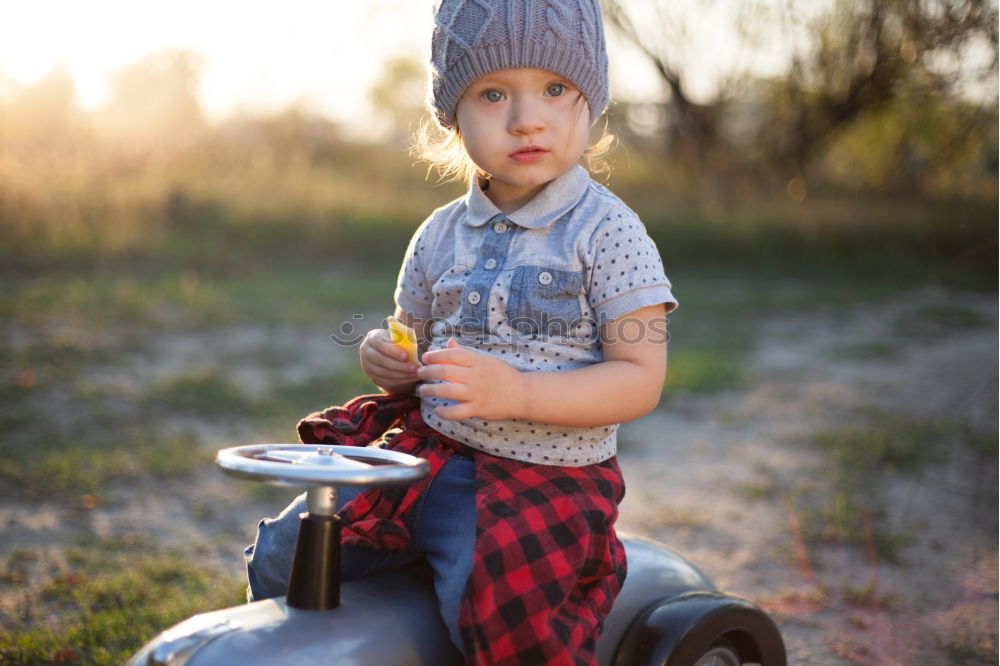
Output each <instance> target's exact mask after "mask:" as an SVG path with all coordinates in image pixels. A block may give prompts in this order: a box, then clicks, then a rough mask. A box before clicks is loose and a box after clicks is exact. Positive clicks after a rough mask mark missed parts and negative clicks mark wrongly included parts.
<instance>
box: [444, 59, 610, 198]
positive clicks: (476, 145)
mask: <svg viewBox="0 0 1000 666" xmlns="http://www.w3.org/2000/svg"><path fill="white" fill-rule="evenodd" d="M456 118H457V121H458V129H459V132H461V134H462V142H463V144H464V145H465V150H466V151H467V152H468V154H469V157H470V158H472V161H473V162H475V163H476V166H478V167H479V168H480V169H482V170H483V171H485V172H486V173H488V174H489V175H490V186H489V189H488V190H487V196H489V197H490V199H491V200H492V201H493V203H495V204H496V205H497V207H498V208H500V210H502V211H504V212H505V213H510V212H513V211H514V210H517V208H520V207H521V206H522V205H524V204H525V203H527V202H528V201H529V200H530V199H531V198H532V197H534V196H535V194H537V193H538V192H539V191H540V190H541V189H542V188H543V187H545V185H546V184H547V183H548V182H549V181H551V180H553V179H554V178H557V177H558V176H561V175H562V174H564V173H566V172H567V171H569V170H570V169H571V168H572V167H573V166H574V165H575V164H577V162H579V161H580V158H581V157H583V152H584V150H586V148H587V136H588V132H589V129H590V108H589V107H588V105H587V100H586V99H585V98H584V97H583V95H582V94H580V91H579V90H577V89H576V88H574V87H573V85H572V84H570V82H569V81H567V80H566V79H563V78H562V77H560V76H557V75H556V74H553V73H552V72H547V71H545V70H541V69H505V70H501V71H498V72H493V73H491V74H487V75H485V76H481V77H479V78H478V79H476V80H475V81H473V82H472V83H471V84H469V87H468V88H466V90H465V92H464V93H463V94H462V97H461V98H460V99H459V101H458V108H457V110H456Z"/></svg>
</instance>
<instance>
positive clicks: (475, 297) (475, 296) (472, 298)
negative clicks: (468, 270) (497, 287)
mask: <svg viewBox="0 0 1000 666" xmlns="http://www.w3.org/2000/svg"><path fill="white" fill-rule="evenodd" d="M469 302H470V303H472V304H473V305H476V304H477V303H479V292H478V291H472V292H469Z"/></svg>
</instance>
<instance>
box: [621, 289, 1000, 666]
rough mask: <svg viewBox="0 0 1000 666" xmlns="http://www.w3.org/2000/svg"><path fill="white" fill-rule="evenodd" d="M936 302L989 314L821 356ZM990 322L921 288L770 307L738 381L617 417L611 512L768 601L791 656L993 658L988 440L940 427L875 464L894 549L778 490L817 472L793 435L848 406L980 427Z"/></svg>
mask: <svg viewBox="0 0 1000 666" xmlns="http://www.w3.org/2000/svg"><path fill="white" fill-rule="evenodd" d="M935 305H936V306H940V307H952V306H955V305H960V306H961V307H962V308H966V309H968V311H970V312H977V313H979V314H980V315H981V317H982V318H983V319H984V320H985V321H986V322H988V325H986V326H979V327H974V328H967V329H966V328H960V329H958V330H955V329H953V328H950V329H949V330H947V331H944V330H941V331H937V330H933V328H934V327H933V326H932V327H931V329H932V330H930V331H926V330H925V331H923V332H924V333H928V332H929V333H930V334H929V335H920V336H911V337H910V338H909V339H907V340H905V341H903V342H901V343H898V344H899V346H898V349H897V350H895V351H888V352H887V353H886V354H885V357H884V358H879V359H872V358H866V359H858V360H854V361H851V360H844V359H843V358H838V360H836V361H835V362H833V361H832V359H834V358H835V357H836V356H838V354H837V352H838V350H839V351H841V352H842V351H843V350H844V349H850V348H853V349H871V348H872V345H873V344H875V343H879V344H881V343H883V342H886V341H889V342H893V344H897V343H895V342H894V341H896V340H901V339H903V338H904V336H903V335H902V333H905V330H904V331H900V326H899V324H900V322H901V321H902V322H906V321H908V320H909V319H910V314H912V313H913V312H917V313H920V312H927V311H928V307H929V306H935ZM904 328H905V327H904ZM996 330H997V329H996V302H995V300H993V299H991V298H976V297H964V298H960V297H958V296H956V295H955V294H943V293H933V292H927V293H921V294H916V295H914V296H913V298H912V299H909V300H907V301H906V302H903V303H898V304H896V305H894V306H891V307H878V308H875V307H872V308H862V309H859V310H857V311H852V312H849V313H841V314H838V315H837V316H833V315H831V316H830V317H816V316H809V317H801V318H795V317H792V318H788V319H784V320H781V321H775V322H773V323H771V324H770V325H769V326H768V328H767V330H766V331H765V332H764V335H762V336H761V343H760V345H759V347H758V349H757V351H756V354H755V358H754V363H753V369H754V371H755V381H754V382H753V383H752V386H751V387H750V389H749V390H747V391H745V392H733V393H731V394H725V395H717V396H713V397H710V398H704V399H691V398H688V399H678V400H673V399H670V398H668V400H667V404H666V405H665V408H663V409H661V410H658V411H657V412H656V413H654V414H653V415H651V416H649V417H647V418H645V419H642V420H641V421H639V422H636V423H633V424H630V425H629V426H627V427H625V428H623V442H624V446H623V449H624V452H623V454H622V461H623V466H624V469H625V472H626V476H627V479H628V481H629V489H630V490H629V495H628V497H627V498H626V502H625V504H624V506H623V509H622V520H621V524H622V526H623V528H624V529H631V530H634V531H636V532H641V533H643V534H646V535H649V536H652V537H654V538H657V539H659V540H661V541H663V542H664V543H666V544H669V545H670V546H672V547H673V548H675V549H676V550H678V551H679V552H681V553H682V554H684V555H685V556H686V557H688V558H689V559H691V560H692V561H693V562H695V563H697V564H698V566H699V567H700V568H701V569H702V570H703V571H704V572H705V573H706V574H708V575H709V577H710V578H712V579H713V580H714V581H715V582H716V584H717V585H718V586H719V587H720V588H722V589H725V590H729V591H732V592H735V593H738V594H741V595H744V596H747V597H749V598H751V599H753V600H755V601H756V602H758V603H760V604H761V605H763V606H764V607H765V608H767V609H768V610H769V611H771V612H772V614H773V615H774V616H775V617H776V618H777V619H778V621H779V624H780V626H781V629H782V632H783V634H784V637H785V640H786V643H787V646H788V649H789V656H790V661H789V663H791V664H809V665H826V664H852V663H856V664H928V665H930V664H949V663H961V664H964V663H968V664H980V663H996V660H995V656H994V655H995V654H996V649H997V630H996V627H997V495H996V492H997V470H996V467H995V453H993V454H992V455H991V456H987V457H985V458H983V457H981V456H980V457H977V456H976V455H974V454H972V453H971V452H969V451H968V450H966V448H965V447H961V446H959V445H957V444H955V445H954V446H953V445H952V443H950V442H945V443H943V444H944V445H945V446H946V447H948V448H949V449H950V450H949V452H948V456H947V458H946V460H944V461H943V462H941V463H940V464H936V465H932V466H929V467H927V468H925V469H923V470H922V471H920V472H919V473H895V474H893V473H888V474H887V475H885V476H884V477H883V482H884V484H885V493H884V497H885V498H886V502H885V505H884V506H882V507H871V509H872V511H873V512H877V511H878V510H879V509H884V510H885V512H886V515H885V516H884V518H883V519H882V520H881V521H880V522H881V524H883V525H887V526H891V527H893V528H894V529H896V530H898V531H900V532H902V533H904V534H906V535H908V536H909V538H910V542H909V544H908V545H906V546H905V547H903V548H902V549H901V553H900V563H898V564H890V563H887V562H884V561H879V560H877V559H875V558H874V557H872V555H871V553H870V552H869V549H867V548H865V547H864V545H863V544H854V545H851V544H842V543H840V544H838V543H836V542H821V543H809V542H807V541H806V540H804V539H803V538H802V534H803V532H805V531H806V527H807V526H805V525H803V521H804V520H806V519H807V518H808V516H805V515H803V514H802V512H801V511H799V510H798V509H796V508H795V502H794V501H793V500H794V499H795V498H796V497H797V493H803V492H809V491H811V492H814V493H816V494H822V493H824V492H827V484H828V483H829V481H830V479H829V477H830V468H829V460H828V459H827V458H825V456H824V455H823V454H821V453H819V452H818V451H817V450H816V449H815V448H814V447H811V446H808V445H807V444H805V442H807V441H808V440H809V434H810V433H813V432H816V431H821V430H827V429H830V428H838V427H841V428H842V427H845V426H847V425H850V424H851V421H852V419H853V418H854V415H855V414H856V413H857V409H858V408H859V407H869V408H870V407H873V406H875V407H878V408H881V409H885V410H892V411H893V412H897V413H904V414H908V415H912V416H913V417H915V418H919V419H927V420H937V421H941V422H944V423H955V424H957V423H965V424H968V425H970V426H974V427H976V428H978V429H981V430H982V431H984V432H987V433H989V432H993V433H995V432H996V424H997V420H996V419H997V363H998V362H997V334H996ZM839 356H842V354H839ZM994 441H995V440H994ZM984 460H985V461H986V463H987V464H986V465H983V464H982V463H983V461H984Z"/></svg>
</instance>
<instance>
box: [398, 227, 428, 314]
mask: <svg viewBox="0 0 1000 666" xmlns="http://www.w3.org/2000/svg"><path fill="white" fill-rule="evenodd" d="M430 221H431V220H430V219H428V220H425V221H424V223H423V224H421V225H420V227H419V228H418V229H417V230H416V232H414V234H413V237H412V238H410V244H409V246H408V247H407V248H406V254H405V255H404V257H403V265H402V266H401V267H400V269H399V277H398V278H397V280H396V292H395V294H394V299H395V301H396V305H397V306H399V307H400V308H401V309H402V310H403V311H405V312H408V313H410V314H411V315H413V317H415V318H416V319H429V318H430V316H431V302H432V300H433V294H432V292H431V284H430V283H429V282H428V279H427V257H428V254H429V253H430V247H429V243H428V236H429V231H428V230H429V228H430Z"/></svg>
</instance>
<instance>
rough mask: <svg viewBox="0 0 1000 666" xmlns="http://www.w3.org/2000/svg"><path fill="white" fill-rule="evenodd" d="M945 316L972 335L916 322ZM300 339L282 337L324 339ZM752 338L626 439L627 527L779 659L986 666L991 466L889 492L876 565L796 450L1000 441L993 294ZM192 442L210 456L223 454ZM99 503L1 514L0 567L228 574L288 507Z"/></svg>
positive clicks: (179, 492) (242, 494)
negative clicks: (208, 569)
mask: <svg viewBox="0 0 1000 666" xmlns="http://www.w3.org/2000/svg"><path fill="white" fill-rule="evenodd" d="M955 307H958V308H960V309H961V311H963V312H966V313H973V314H974V315H975V316H974V317H973V318H972V319H973V321H972V323H971V324H969V322H965V323H963V321H962V320H961V318H959V321H958V322H957V323H956V322H954V321H951V322H950V323H949V321H950V320H947V318H945V323H943V324H942V323H941V322H940V321H938V322H937V323H935V321H937V320H935V318H934V317H930V318H929V319H928V317H927V313H928V312H931V313H933V312H938V313H939V314H940V312H948V311H949V310H948V308H955ZM928 308H931V310H928ZM933 308H938V310H934V309H933ZM942 308H943V309H942ZM678 316H680V313H678ZM937 319H941V317H937ZM300 335H302V336H303V339H301V340H299V341H298V342H296V341H295V340H291V341H288V340H286V341H285V342H286V343H289V344H292V345H293V346H295V345H298V344H300V343H301V345H308V344H310V342H309V341H310V340H313V339H314V338H315V339H317V340H320V341H325V334H323V333H322V332H308V331H306V332H300ZM250 337H251V338H253V337H254V336H250ZM267 337H268V336H267V335H266V334H265V335H260V336H257V338H261V339H264V340H266V339H267ZM257 338H254V339H257ZM758 339H759V344H758V346H757V348H756V351H755V353H754V355H753V357H752V358H751V359H750V370H751V376H752V378H753V380H752V381H751V382H749V384H748V385H747V387H745V388H743V389H739V390H733V391H731V392H726V393H722V394H714V395H712V396H709V397H684V396H668V397H667V398H666V400H665V401H664V403H663V405H662V406H661V408H660V409H659V410H657V411H656V412H655V413H654V414H652V415H650V416H649V417H646V418H644V419H642V420H640V421H637V422H634V423H630V424H627V425H626V426H624V427H623V429H622V435H621V451H622V453H621V461H622V465H623V468H624V470H625V474H626V477H627V481H628V484H629V491H628V496H627V498H626V501H625V503H624V505H623V507H622V517H621V522H620V526H621V528H622V529H623V530H625V531H632V532H637V533H642V534H643V535H646V536H650V537H653V538H656V539H658V540H660V541H662V542H663V543H665V544H668V545H669V546H671V547H672V548H674V549H675V550H677V551H679V552H680V553H681V554H683V555H684V556H686V557H687V558H689V559H690V560H691V561H692V562H694V563H696V564H697V565H698V566H699V567H700V568H701V569H702V570H703V571H704V572H705V573H706V574H708V575H709V577H710V578H711V579H712V580H714V581H715V583H716V584H717V586H718V587H719V588H721V589H724V590H727V591H731V592H735V593H738V594H741V595H744V596H747V597H749V598H751V599H753V600H754V601H756V602H757V603H759V604H761V605H762V606H764V607H765V608H766V609H768V610H769V611H770V612H771V613H772V614H773V616H774V617H775V618H776V619H777V620H778V622H779V624H780V626H781V629H782V632H783V634H784V636H785V640H786V642H787V645H788V649H789V654H790V663H791V664H806V665H814V666H824V665H828V664H879V665H881V664H948V663H959V664H961V663H970V664H972V663H976V664H978V663H991V660H992V663H996V662H995V659H993V655H995V653H996V646H997V631H996V627H997V589H998V588H997V469H996V466H995V464H994V463H995V456H996V454H995V451H994V452H993V453H992V454H989V455H987V456H986V457H985V458H984V457H983V456H982V455H979V456H978V457H977V455H975V454H974V453H973V452H971V451H970V450H969V449H968V447H967V446H964V445H960V444H958V443H955V444H953V443H951V442H943V443H942V445H943V446H944V448H945V449H946V450H947V451H948V454H949V455H947V457H946V458H945V459H943V460H942V461H940V462H938V463H937V464H934V465H930V466H925V467H924V468H922V469H921V470H919V471H918V472H899V473H893V474H888V475H886V476H884V477H882V481H881V483H882V484H883V485H884V488H883V490H884V493H882V495H881V497H884V499H885V503H884V506H872V507H869V508H870V509H871V510H872V511H873V512H875V513H877V512H878V511H879V510H880V509H884V511H885V515H883V516H879V523H878V524H879V525H882V526H889V527H891V528H892V530H893V531H894V532H898V533H901V534H904V535H907V538H908V542H907V543H906V545H904V546H902V547H901V548H900V549H899V551H900V558H899V559H900V562H899V563H895V564H893V563H889V562H886V561H882V560H877V559H875V558H873V557H872V556H871V553H870V552H869V549H867V548H866V547H865V545H864V544H863V543H860V544H859V543H837V542H836V541H830V540H819V541H817V540H815V539H812V540H811V539H809V538H808V537H806V536H804V535H805V534H806V533H807V532H808V531H809V529H808V528H809V527H810V525H809V524H808V521H810V520H811V519H812V518H811V517H810V515H809V514H807V513H805V512H803V510H802V509H801V506H800V503H799V499H800V498H801V497H803V496H807V495H815V496H819V497H823V496H825V494H829V493H830V492H831V490H830V483H831V479H830V465H829V459H828V458H827V457H826V455H825V454H824V453H821V452H820V451H819V450H817V449H816V448H815V447H813V446H809V445H808V444H807V443H806V442H808V440H809V437H810V433H815V432H818V431H823V430H827V429H831V428H837V427H843V426H844V425H845V424H850V423H852V422H853V421H854V419H855V418H856V415H857V410H858V408H861V407H865V406H868V407H871V406H877V407H879V408H881V409H885V410H891V411H893V412H899V413H905V414H908V415H912V416H914V417H919V418H920V419H926V420H932V421H935V422H937V421H940V422H944V423H949V424H964V425H965V426H967V427H969V428H973V429H976V430H978V431H982V432H986V433H995V432H996V425H997V367H998V361H997V304H996V301H995V299H993V298H991V297H989V296H970V295H959V294H954V293H943V292H921V293H918V294H913V295H912V296H911V297H910V298H907V299H905V300H904V301H901V302H899V303H896V304H895V305H892V306H889V307H884V306H878V307H861V308H856V309H852V310H850V311H847V312H838V313H832V312H831V313H830V314H828V315H816V314H814V313H813V314H808V315H801V316H788V317H783V318H780V319H777V320H772V321H770V322H769V323H768V324H767V325H766V329H765V330H763V331H760V335H759V338H758ZM251 342H252V340H251ZM272 342H273V340H272ZM675 342H677V344H676V345H675V348H676V351H675V353H682V349H683V348H682V344H681V342H680V341H675ZM206 344H207V343H206ZM248 344H249V343H248ZM262 344H263V343H262ZM323 344H324V345H326V344H328V343H325V342H324V343H323ZM250 346H251V347H252V346H253V345H250ZM194 347H195V348H201V347H204V345H201V344H194ZM859 350H860V351H864V352H865V353H863V354H862V353H859ZM252 351H253V350H252V349H248V350H247V353H248V354H250V353H252ZM848 352H850V353H848ZM345 353H346V352H345ZM351 353H353V351H352V352H351ZM319 356H320V355H318V354H312V355H311V357H312V358H316V357H319ZM171 358H172V359H173V360H172V363H174V364H179V365H183V363H184V359H185V358H186V357H185V356H184V355H183V354H181V355H180V356H177V355H175V356H174V357H171ZM343 360H344V359H339V360H337V359H334V361H331V363H333V364H336V363H340V362H341V361H343ZM146 363H147V364H148V361H147V362H146ZM182 370H183V368H178V371H182ZM141 374H143V375H148V368H146V370H144V371H142V373H141ZM947 432H951V431H947ZM203 434H205V436H206V437H208V439H210V440H211V442H210V445H213V446H214V445H215V443H218V445H228V444H230V443H232V441H233V440H232V439H231V437H232V436H233V433H218V432H215V433H212V432H210V431H206V432H205V433H203ZM993 441H994V443H995V439H994V440H993ZM984 459H985V460H987V461H988V464H986V465H984V464H982V461H983V460H984ZM286 494H287V493H286ZM108 496H109V497H112V498H116V499H115V500H114V501H109V502H107V503H105V504H101V505H99V506H97V507H95V508H89V509H87V508H81V507H79V506H67V505H66V504H65V503H56V502H44V503H41V504H37V503H32V504H28V503H19V502H11V501H8V502H5V503H3V504H0V529H2V530H3V535H4V543H3V545H2V546H0V555H6V554H7V553H10V552H12V551H14V550H15V549H17V548H32V549H36V550H39V551H41V552H43V553H44V554H45V557H44V558H43V559H42V560H40V561H49V562H51V561H58V560H59V559H60V558H61V557H62V552H63V551H64V550H65V547H66V545H67V544H70V543H74V542H75V541H76V540H77V539H78V538H79V537H80V536H83V535H88V534H96V535H99V536H110V535H114V534H121V533H128V532H140V533H145V534H150V535H153V536H155V537H156V538H157V539H158V540H160V541H162V542H163V543H164V544H167V545H175V546H183V547H184V548H185V549H186V550H187V551H189V552H190V553H191V557H192V558H195V559H198V560H200V561H201V563H202V564H206V565H210V566H214V567H218V568H219V569H220V570H221V571H225V572H228V573H230V574H231V575H233V576H234V577H236V576H240V575H242V568H241V560H240V558H239V553H240V551H241V549H242V546H243V545H244V544H245V543H246V542H247V541H248V539H250V538H251V537H252V535H253V530H254V525H255V521H256V520H257V518H258V517H260V516H261V515H264V514H266V513H271V512H273V510H274V509H275V507H279V506H280V505H281V503H282V502H283V501H284V495H282V494H281V493H280V492H276V491H270V492H266V493H262V492H261V491H260V489H259V488H254V487H253V484H249V483H240V482H234V481H232V480H229V479H226V478H224V477H223V476H222V475H221V474H218V473H217V472H215V471H214V470H205V471H204V472H202V473H199V474H197V475H196V477H195V478H193V479H190V480H188V481H185V482H179V481H172V482H167V481H157V482H151V483H149V484H146V485H145V486H144V487H143V488H142V490H141V492H139V491H138V490H137V489H136V486H135V485H128V484H123V485H121V486H120V487H116V488H111V489H109V493H108ZM2 610H3V609H2V608H0V611H2ZM984 655H986V656H987V657H986V661H985V662H984V661H983V656H984Z"/></svg>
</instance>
